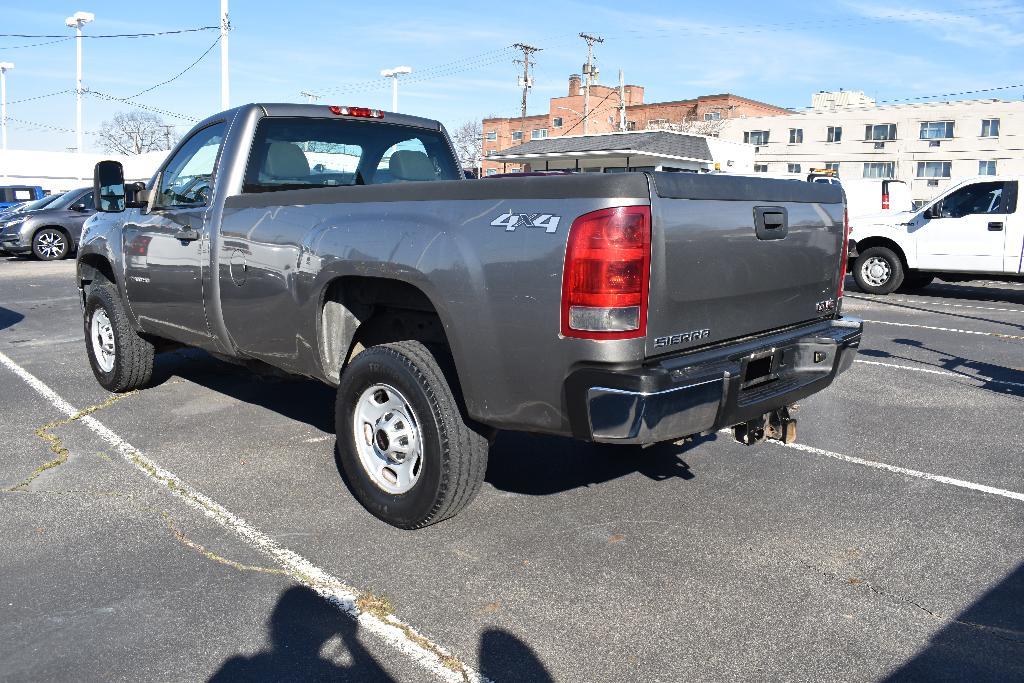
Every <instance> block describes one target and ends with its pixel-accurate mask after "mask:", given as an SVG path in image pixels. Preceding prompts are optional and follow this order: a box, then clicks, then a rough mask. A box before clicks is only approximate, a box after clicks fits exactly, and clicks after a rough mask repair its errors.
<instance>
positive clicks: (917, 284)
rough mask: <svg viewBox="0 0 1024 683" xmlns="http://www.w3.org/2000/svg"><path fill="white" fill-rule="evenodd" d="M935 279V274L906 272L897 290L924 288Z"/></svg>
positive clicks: (907, 290)
mask: <svg viewBox="0 0 1024 683" xmlns="http://www.w3.org/2000/svg"><path fill="white" fill-rule="evenodd" d="M934 280H935V276H934V275H932V274H931V273H913V272H911V273H907V274H906V275H905V276H904V277H903V284H901V285H900V289H899V291H901V292H913V291H916V290H918V289H924V288H925V287H927V286H928V285H930V284H931V283H932V282H933V281H934Z"/></svg>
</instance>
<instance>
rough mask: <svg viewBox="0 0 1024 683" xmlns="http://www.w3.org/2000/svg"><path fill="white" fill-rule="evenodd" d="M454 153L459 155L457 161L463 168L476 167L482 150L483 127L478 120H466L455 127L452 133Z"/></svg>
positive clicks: (478, 164)
mask: <svg viewBox="0 0 1024 683" xmlns="http://www.w3.org/2000/svg"><path fill="white" fill-rule="evenodd" d="M452 144H453V145H455V153H456V154H458V155H459V163H461V164H462V166H463V168H467V167H468V168H478V167H479V166H480V155H481V154H483V150H484V129H483V124H482V123H481V122H480V121H479V120H476V121H466V122H465V123H464V124H462V125H461V126H459V127H458V128H456V129H455V132H454V133H453V134H452Z"/></svg>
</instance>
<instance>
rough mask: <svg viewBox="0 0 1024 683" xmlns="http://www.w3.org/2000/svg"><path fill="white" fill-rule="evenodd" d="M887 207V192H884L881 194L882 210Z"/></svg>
mask: <svg viewBox="0 0 1024 683" xmlns="http://www.w3.org/2000/svg"><path fill="white" fill-rule="evenodd" d="M888 209H889V194H888V193H886V194H883V195H882V210H883V211H886V210H888Z"/></svg>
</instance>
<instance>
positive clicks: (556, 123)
mask: <svg viewBox="0 0 1024 683" xmlns="http://www.w3.org/2000/svg"><path fill="white" fill-rule="evenodd" d="M551 127H552V128H561V127H562V117H561V116H556V117H555V118H553V119H551Z"/></svg>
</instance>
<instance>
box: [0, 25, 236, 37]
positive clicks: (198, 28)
mask: <svg viewBox="0 0 1024 683" xmlns="http://www.w3.org/2000/svg"><path fill="white" fill-rule="evenodd" d="M219 30H220V26H196V27H195V28H180V29H175V30H172V31H153V32H151V33H99V34H86V35H83V36H82V37H83V38H89V39H90V40H95V39H98V38H155V37H157V36H176V35H180V34H182V33H196V32H198V31H219ZM0 38H68V36H67V34H46V33H0Z"/></svg>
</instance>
